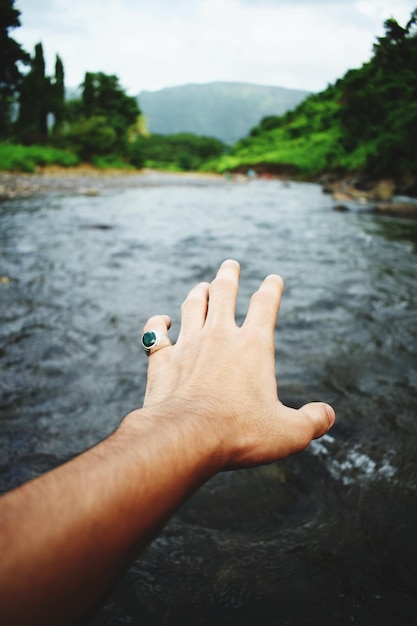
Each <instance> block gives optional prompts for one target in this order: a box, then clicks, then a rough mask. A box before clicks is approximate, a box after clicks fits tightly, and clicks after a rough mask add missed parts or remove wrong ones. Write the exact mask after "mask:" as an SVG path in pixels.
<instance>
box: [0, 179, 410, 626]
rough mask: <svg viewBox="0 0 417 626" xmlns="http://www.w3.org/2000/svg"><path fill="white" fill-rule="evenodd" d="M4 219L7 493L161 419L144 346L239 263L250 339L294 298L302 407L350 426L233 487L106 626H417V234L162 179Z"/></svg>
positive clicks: (155, 546)
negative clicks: (271, 302)
mask: <svg viewBox="0 0 417 626" xmlns="http://www.w3.org/2000/svg"><path fill="white" fill-rule="evenodd" d="M141 180H142V182H139V183H138V184H136V185H133V183H132V181H133V178H132V179H131V180H130V184H129V185H127V186H126V187H125V188H123V187H122V186H121V187H120V188H117V186H113V187H112V188H107V189H106V188H103V189H102V191H101V193H100V194H99V195H98V196H96V197H92V196H88V195H80V194H75V193H71V192H69V191H68V192H65V193H62V192H61V193H55V194H54V193H51V194H48V195H44V196H38V197H31V198H26V199H23V200H18V199H15V200H11V201H7V202H3V203H1V204H0V250H1V258H0V263H1V265H0V276H1V277H2V278H1V282H0V299H1V313H0V317H1V327H0V371H1V377H0V408H1V417H0V488H1V490H3V491H4V490H7V489H10V488H12V487H13V486H15V485H18V484H20V483H21V482H23V481H25V480H27V479H30V478H32V477H34V476H36V475H38V474H40V473H42V472H44V471H45V470H47V469H49V468H52V467H54V466H56V465H57V464H59V463H61V462H62V461H64V460H65V459H68V458H70V457H72V456H73V455H74V454H76V453H78V452H79V451H81V450H83V449H85V448H86V447H87V446H90V445H92V444H93V443H95V442H96V441H97V440H99V439H102V438H103V437H104V436H106V435H107V434H108V433H110V432H111V431H112V430H113V429H114V428H115V427H116V426H117V424H118V423H119V421H120V419H121V418H122V417H123V416H124V415H125V414H126V413H127V412H128V411H129V410H131V409H132V408H134V407H137V406H140V405H141V401H142V397H143V392H144V381H145V371H146V357H145V356H144V355H143V354H142V353H141V351H140V349H139V346H138V341H139V329H140V328H141V326H142V324H143V323H144V321H145V320H146V319H147V317H148V316H149V315H151V314H154V313H157V312H158V313H159V312H164V313H168V314H170V315H171V316H172V318H173V330H172V336H173V337H174V338H175V334H176V332H178V328H179V306H180V304H181V302H182V300H183V299H184V297H185V296H186V294H187V292H188V290H189V288H190V287H191V286H193V284H195V283H196V282H197V281H201V280H211V279H212V278H213V275H214V273H215V271H216V269H217V267H218V265H219V263H220V262H221V261H222V260H223V259H225V258H228V257H234V258H236V259H238V260H239V261H240V263H241V266H242V272H241V275H242V277H241V287H240V293H239V299H238V306H237V319H238V321H241V320H242V319H243V318H244V315H245V311H246V307H247V302H248V298H249V296H250V294H251V293H252V292H253V291H254V290H255V289H256V288H257V287H258V285H259V283H260V281H261V280H262V279H263V278H264V276H265V275H267V274H269V273H271V272H278V273H280V274H281V275H282V276H283V277H284V279H285V283H286V291H285V295H284V300H283V304H282V308H281V311H280V317H279V323H278V326H277V330H276V344H277V366H276V369H277V377H278V381H279V388H280V395H281V399H282V400H283V401H284V402H285V403H287V404H289V405H291V406H295V407H298V406H300V405H302V404H304V403H305V402H308V401H312V400H324V401H327V402H330V403H331V404H333V406H334V407H335V409H336V412H337V423H336V425H335V427H334V428H333V429H332V431H331V432H330V434H329V435H327V436H325V437H324V438H322V439H321V440H318V441H316V442H314V443H313V444H312V445H311V446H310V447H309V448H308V449H307V450H306V451H304V452H302V453H301V454H298V455H296V456H294V457H291V458H289V459H287V460H284V461H281V462H279V463H273V464H271V465H268V466H265V467H260V468H255V469H251V470H246V471H236V472H226V473H222V474H220V475H218V476H216V477H215V478H213V479H212V480H210V481H209V482H207V483H206V484H205V485H204V486H203V487H202V488H201V489H200V490H199V491H198V492H197V493H195V494H194V495H193V496H192V497H191V498H190V499H189V500H188V501H187V502H186V503H185V504H184V505H183V506H182V508H181V509H180V510H179V511H178V513H177V514H176V515H175V516H174V518H173V519H172V520H171V522H170V523H169V524H168V526H167V527H166V528H165V530H164V531H163V532H162V533H161V535H160V536H159V537H158V538H157V539H156V540H155V541H154V542H153V543H152V545H151V546H150V547H149V548H148V549H147V550H146V552H145V553H144V554H143V555H142V556H141V558H139V559H138V560H137V561H136V562H135V563H134V564H133V565H132V567H131V568H130V569H129V570H128V572H126V575H125V576H124V577H123V579H122V580H121V581H120V583H119V584H118V585H117V586H116V588H115V589H114V590H113V592H112V594H111V595H110V597H109V598H108V599H107V601H106V602H105V603H104V605H103V606H102V607H101V608H100V609H99V610H98V612H97V614H96V615H95V617H94V618H93V620H92V622H91V624H94V626H104V625H109V626H110V625H112V626H113V625H115V624H137V625H138V626H142V625H143V626H162V625H164V626H172V625H175V626H176V625H183V624H193V625H195V626H206V625H209V626H212V625H213V626H214V625H216V626H223V625H224V626H226V625H227V626H230V625H232V626H234V625H239V626H249V625H251V626H252V625H253V624H259V625H264V624H265V625H269V624H274V625H275V624H277V625H280V626H281V625H290V626H301V625H303V626H304V625H309V626H310V625H311V626H317V625H320V626H337V625H343V626H345V625H348V624H349V625H350V624H360V625H363V626H370V625H371V626H373V625H377V626H381V625H383V626H385V625H387V626H388V625H389V626H402V625H407V626H408V625H409V624H415V623H417V468H416V464H417V355H416V347H417V256H416V254H417V222H413V221H408V220H401V219H395V218H386V217H376V216H372V215H370V214H366V213H365V212H361V211H352V212H349V213H338V212H336V211H333V210H332V200H331V198H330V197H329V196H327V195H324V194H323V193H322V191H321V188H320V187H319V186H317V185H314V184H301V183H299V184H297V183H291V184H289V185H284V184H282V183H281V182H279V181H274V180H256V181H251V182H249V183H241V184H239V183H236V182H232V181H223V180H218V181H217V180H204V179H198V178H195V179H193V178H190V179H183V178H180V177H171V176H158V175H154V176H149V177H147V178H146V177H145V178H143V179H141Z"/></svg>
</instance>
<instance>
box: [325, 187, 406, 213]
mask: <svg viewBox="0 0 417 626" xmlns="http://www.w3.org/2000/svg"><path fill="white" fill-rule="evenodd" d="M321 183H322V186H323V191H324V192H325V193H329V194H331V195H332V196H333V199H334V202H335V204H334V209H335V210H337V211H349V210H352V209H357V208H361V209H362V210H366V211H368V212H370V213H377V214H381V215H393V216H399V217H412V218H417V198H415V197H412V196H413V195H415V194H413V193H412V191H413V186H412V185H409V186H406V185H405V186H403V187H402V186H399V185H398V184H396V183H395V181H394V180H392V179H384V180H378V181H368V182H367V183H363V182H361V181H357V180H355V179H351V178H343V179H338V180H322V181H321ZM407 191H408V193H410V192H411V194H410V195H408V194H407Z"/></svg>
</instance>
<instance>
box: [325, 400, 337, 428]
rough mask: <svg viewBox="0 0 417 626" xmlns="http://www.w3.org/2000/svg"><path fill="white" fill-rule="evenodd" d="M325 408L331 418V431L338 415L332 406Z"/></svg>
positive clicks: (327, 405)
mask: <svg viewBox="0 0 417 626" xmlns="http://www.w3.org/2000/svg"><path fill="white" fill-rule="evenodd" d="M324 408H325V409H326V413H327V417H328V418H329V429H330V428H331V427H332V426H333V424H334V422H335V420H336V413H335V412H334V409H333V407H331V406H330V404H325V405H324Z"/></svg>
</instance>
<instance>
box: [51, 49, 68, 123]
mask: <svg viewBox="0 0 417 626" xmlns="http://www.w3.org/2000/svg"><path fill="white" fill-rule="evenodd" d="M50 110H51V113H52V114H53V116H54V131H57V130H59V128H60V127H61V126H62V123H63V121H64V115H65V85H64V66H63V63H62V60H61V58H60V57H59V56H58V55H57V56H56V62H55V81H54V82H53V83H52V84H51V96H50Z"/></svg>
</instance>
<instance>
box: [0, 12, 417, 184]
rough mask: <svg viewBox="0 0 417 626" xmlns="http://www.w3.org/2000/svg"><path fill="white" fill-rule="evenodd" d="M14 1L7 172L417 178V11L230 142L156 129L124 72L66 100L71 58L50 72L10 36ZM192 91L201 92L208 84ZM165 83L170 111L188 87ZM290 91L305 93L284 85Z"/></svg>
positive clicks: (2, 54) (1, 81)
mask: <svg viewBox="0 0 417 626" xmlns="http://www.w3.org/2000/svg"><path fill="white" fill-rule="evenodd" d="M14 1H15V0H0V142H3V143H0V169H8V170H23V171H33V170H34V169H35V167H36V166H37V165H48V164H60V165H63V166H69V165H75V164H76V163H79V162H90V163H93V164H94V165H96V166H98V167H101V168H109V167H112V168H113V167H118V168H141V167H144V166H147V167H154V168H161V169H162V168H163V169H171V170H176V171H178V170H180V171H184V170H186V171H187V170H206V171H214V170H217V171H218V172H224V171H226V170H229V171H230V170H243V171H245V170H246V169H249V168H253V169H255V170H258V171H269V172H270V173H275V172H276V173H283V174H288V175H291V176H298V177H300V178H306V177H309V178H313V177H316V176H318V175H320V174H322V173H324V172H326V173H335V174H340V175H341V174H344V173H346V172H359V173H360V174H361V176H362V178H366V177H368V178H371V177H374V178H382V177H390V178H395V179H396V180H397V181H400V180H402V181H406V180H411V181H416V176H417V73H416V67H417V9H415V11H414V12H413V13H412V14H411V17H410V20H409V21H408V23H407V24H406V26H405V27H402V26H400V25H399V24H398V23H397V22H396V21H395V20H394V19H389V20H387V21H386V22H385V36H383V37H380V38H378V39H377V42H376V43H375V45H374V51H373V56H372V58H371V59H370V61H369V62H368V63H365V64H364V65H363V66H362V67H361V68H359V69H356V70H350V71H349V72H347V74H346V75H345V76H344V77H343V78H341V79H340V80H338V81H336V83H335V84H334V85H330V86H328V87H327V89H325V90H324V91H322V92H321V93H319V94H313V95H310V96H308V97H307V98H306V99H304V100H303V101H301V102H300V101H299V100H298V102H299V104H298V105H297V106H296V107H295V108H294V109H292V110H288V102H287V106H285V104H283V105H282V106H283V108H281V110H278V109H277V112H278V113H279V112H280V111H284V110H287V112H286V113H284V114H282V115H268V116H267V117H264V118H263V119H262V120H261V121H260V123H259V124H258V125H257V126H255V127H254V128H253V129H252V130H251V132H250V134H249V136H247V137H245V138H243V139H241V140H240V141H238V142H237V143H236V144H235V145H233V146H232V147H231V148H227V147H226V146H225V145H224V144H223V142H222V141H220V140H218V139H215V138H213V137H208V136H197V135H194V134H191V133H187V132H181V133H177V134H171V135H162V134H153V135H149V133H147V132H146V124H145V123H144V117H143V115H142V114H141V110H140V108H139V105H138V102H137V99H136V98H134V97H131V96H128V95H127V94H126V93H125V91H124V90H123V88H122V87H121V86H120V84H119V81H118V78H117V76H114V75H107V74H105V73H103V72H97V73H91V72H87V73H86V74H85V78H84V82H83V84H82V85H81V96H80V98H78V99H73V100H70V101H68V102H66V101H65V97H64V94H65V85H64V66H63V63H62V60H61V59H60V57H59V56H57V57H56V65H55V73H54V75H53V76H46V74H45V62H44V56H43V48H42V44H41V43H39V44H37V45H36V46H35V50H34V54H33V56H30V55H29V54H28V53H27V52H25V51H24V50H22V48H21V46H20V45H19V44H18V43H16V42H15V41H14V40H13V39H12V38H11V37H10V35H9V31H10V30H13V29H14V28H16V27H18V26H19V25H20V20H19V15H20V13H19V11H18V10H16V9H15V8H14V6H13V5H14ZM236 87H238V88H239V91H238V93H239V94H240V97H241V100H242V102H243V100H245V99H246V100H247V98H249V96H250V97H252V96H253V93H249V92H248V86H247V85H237V86H236ZM187 88H188V89H187V90H186V91H187V93H189V97H190V99H191V100H192V99H193V98H196V97H197V91H198V93H200V91H199V89H198V86H196V85H194V86H193V85H188V86H187ZM216 88H217V94H219V93H220V92H221V91H222V90H223V92H224V90H226V91H227V85H226V84H223V83H218V84H217V85H216ZM265 89H269V88H265ZM219 90H220V91H219ZM163 91H166V92H167V97H168V96H169V98H171V104H169V103H168V102H165V108H168V109H169V111H171V109H172V110H175V111H178V110H179V109H178V107H177V108H176V109H175V107H173V106H172V103H173V102H174V101H175V98H176V94H177V95H178V93H177V91H176V90H175V89H168V90H163ZM287 91H288V93H286V92H287ZM247 92H248V93H247ZM284 92H285V93H284ZM225 93H226V92H224V93H223V95H225ZM233 93H234V97H235V96H236V92H233ZM301 93H302V92H299V93H298V96H297V97H298V98H300V94H301ZM145 94H146V92H143V97H145ZM148 95H149V94H148ZM227 95H228V97H232V95H231V93H229V92H227ZM275 96H276V94H275V95H274V97H275ZM281 96H282V98H284V100H285V98H291V97H292V98H294V93H293V92H291V93H290V90H283V93H282V94H281ZM199 97H200V96H199ZM265 97H267V98H269V97H271V98H272V93H271V94H270V93H269V92H265ZM172 98H174V100H172ZM210 103H211V105H213V102H212V101H210ZM177 104H178V103H177ZM182 108H184V106H183V107H182ZM211 108H213V107H212V106H211ZM200 109H201V105H200ZM169 111H168V112H169ZM196 111H197V117H198V116H199V113H200V110H199V107H197V108H195V110H194V117H195V114H196ZM231 112H232V115H233V116H234V117H235V118H238V119H240V118H242V116H243V108H242V107H241V104H239V102H235V104H234V105H233V106H232V107H231ZM177 115H178V113H177ZM188 117H190V118H191V117H192V115H191V114H190V113H189V114H188ZM225 119H226V120H227V119H230V118H227V116H225Z"/></svg>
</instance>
